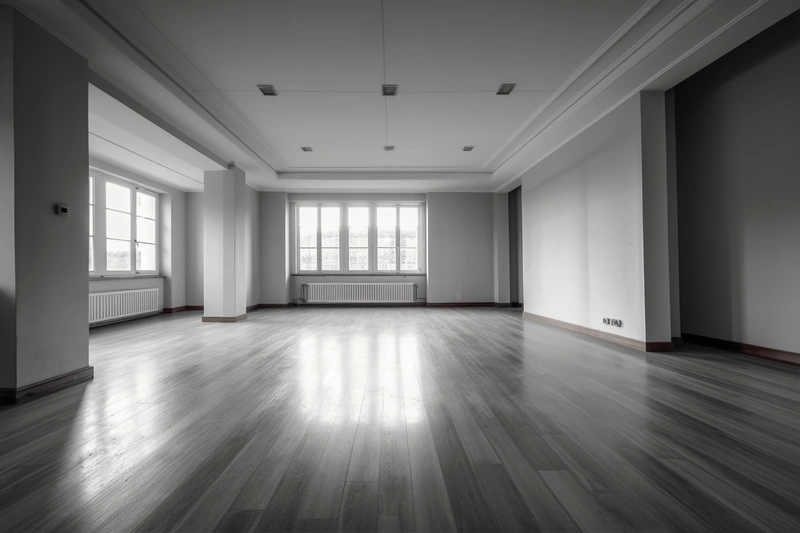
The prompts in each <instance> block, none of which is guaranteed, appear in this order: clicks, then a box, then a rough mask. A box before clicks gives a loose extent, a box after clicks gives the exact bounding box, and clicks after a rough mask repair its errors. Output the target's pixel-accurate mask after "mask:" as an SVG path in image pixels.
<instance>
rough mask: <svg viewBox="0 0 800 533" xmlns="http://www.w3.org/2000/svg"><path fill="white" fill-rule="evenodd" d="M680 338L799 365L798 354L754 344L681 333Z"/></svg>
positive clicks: (799, 357)
mask: <svg viewBox="0 0 800 533" xmlns="http://www.w3.org/2000/svg"><path fill="white" fill-rule="evenodd" d="M681 336H682V337H683V338H684V339H685V340H686V341H688V342H693V343H695V344H702V345H703V346H709V347H711V348H718V349H720V350H728V351H731V352H739V353H743V354H746V355H752V356H755V357H761V358H763V359H769V360H771V361H778V362H780V363H787V364H790V365H800V353H794V352H787V351H784V350H776V349H775V348H767V347H765V346H756V345H754V344H745V343H743V342H736V341H728V340H725V339H717V338H714V337H706V336H704V335H695V334H694V333H685V332H684V333H681Z"/></svg>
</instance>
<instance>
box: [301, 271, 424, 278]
mask: <svg viewBox="0 0 800 533" xmlns="http://www.w3.org/2000/svg"><path fill="white" fill-rule="evenodd" d="M426 275H427V274H425V273H424V272H402V273H392V272H387V273H380V274H378V273H374V272H373V273H364V274H358V273H356V272H350V273H347V274H340V273H336V274H322V273H319V274H315V273H313V272H311V273H308V272H303V273H302V274H292V277H314V278H319V277H329V276H331V277H332V276H340V277H341V276H344V277H353V276H358V277H376V278H381V277H387V276H390V277H395V278H397V277H400V276H403V277H410V276H416V277H420V276H421V277H425V276H426Z"/></svg>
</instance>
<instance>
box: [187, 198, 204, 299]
mask: <svg viewBox="0 0 800 533" xmlns="http://www.w3.org/2000/svg"><path fill="white" fill-rule="evenodd" d="M203 271H204V269H203V193H201V192H190V193H186V305H187V306H194V307H199V306H202V305H203Z"/></svg>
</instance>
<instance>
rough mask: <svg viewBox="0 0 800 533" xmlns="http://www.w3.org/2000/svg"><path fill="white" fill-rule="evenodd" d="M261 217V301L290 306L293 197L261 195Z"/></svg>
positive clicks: (277, 193) (283, 194)
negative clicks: (290, 208) (290, 249)
mask: <svg viewBox="0 0 800 533" xmlns="http://www.w3.org/2000/svg"><path fill="white" fill-rule="evenodd" d="M258 197H259V210H260V217H261V234H260V236H261V243H260V253H261V300H260V302H259V303H263V304H278V305H280V304H287V303H289V302H291V300H292V297H291V296H290V294H289V195H288V194H287V193H285V192H262V193H259V195H258Z"/></svg>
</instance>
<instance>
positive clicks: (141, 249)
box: [89, 173, 158, 276]
mask: <svg viewBox="0 0 800 533" xmlns="http://www.w3.org/2000/svg"><path fill="white" fill-rule="evenodd" d="M98 212H99V213H100V214H101V216H100V218H99V219H98V217H97V213H98ZM157 213H158V195H157V194H155V193H151V192H149V191H145V190H144V189H141V188H138V187H136V186H135V185H134V184H132V183H130V182H127V181H124V180H121V179H117V178H114V177H110V176H106V175H104V173H98V174H95V175H93V176H91V177H90V178H89V271H90V272H91V273H92V274H94V275H97V276H105V275H121V274H137V273H155V272H157V271H158V252H157V245H158V241H157V240H156V239H157V233H158V230H157Z"/></svg>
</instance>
